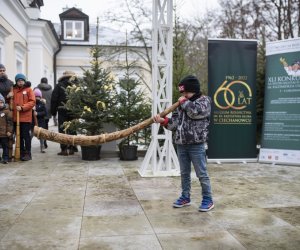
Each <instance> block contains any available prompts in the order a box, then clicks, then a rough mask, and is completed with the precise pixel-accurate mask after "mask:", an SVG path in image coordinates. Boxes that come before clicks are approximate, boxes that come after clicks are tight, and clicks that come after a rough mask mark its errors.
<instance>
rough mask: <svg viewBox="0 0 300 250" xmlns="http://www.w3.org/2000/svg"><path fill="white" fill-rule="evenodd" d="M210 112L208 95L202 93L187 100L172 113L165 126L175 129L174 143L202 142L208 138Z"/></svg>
mask: <svg viewBox="0 0 300 250" xmlns="http://www.w3.org/2000/svg"><path fill="white" fill-rule="evenodd" d="M210 113H211V99H210V97H208V96H204V95H202V96H200V97H199V98H197V99H195V100H193V99H190V100H187V101H185V102H184V103H182V104H181V105H180V106H179V108H177V110H176V112H174V113H173V115H172V118H171V119H169V120H168V123H167V124H166V128H167V129H169V130H173V131H175V143H176V144H199V143H204V142H206V141H207V139H208V125H209V122H210Z"/></svg>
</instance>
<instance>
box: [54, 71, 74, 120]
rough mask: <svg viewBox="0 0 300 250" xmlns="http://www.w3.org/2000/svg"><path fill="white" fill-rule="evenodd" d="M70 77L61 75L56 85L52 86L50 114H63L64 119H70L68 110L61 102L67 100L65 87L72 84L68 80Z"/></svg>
mask: <svg viewBox="0 0 300 250" xmlns="http://www.w3.org/2000/svg"><path fill="white" fill-rule="evenodd" d="M69 79H70V77H63V78H61V79H60V80H59V82H58V83H57V85H56V86H55V87H54V90H53V92H52V96H51V114H52V115H53V116H56V114H57V113H58V115H59V116H63V117H65V118H66V119H71V116H70V115H69V113H68V111H67V110H66V109H65V108H64V107H63V104H64V103H66V101H67V95H66V89H67V87H68V86H72V83H70V82H69Z"/></svg>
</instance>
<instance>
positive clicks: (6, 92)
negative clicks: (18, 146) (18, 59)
mask: <svg viewBox="0 0 300 250" xmlns="http://www.w3.org/2000/svg"><path fill="white" fill-rule="evenodd" d="M13 85H14V83H13V81H11V80H10V79H8V77H7V74H6V68H5V66H4V65H3V64H0V94H1V95H2V96H3V97H4V99H5V103H6V104H7V105H6V106H7V107H9V108H10V110H12V106H13V91H12V89H13ZM13 143H14V139H13V135H11V136H10V137H9V141H8V145H9V146H8V147H9V161H11V160H12V152H13Z"/></svg>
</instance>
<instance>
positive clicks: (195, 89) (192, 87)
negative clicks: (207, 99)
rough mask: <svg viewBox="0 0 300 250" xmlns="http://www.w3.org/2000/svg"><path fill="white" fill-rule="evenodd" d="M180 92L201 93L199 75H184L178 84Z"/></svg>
mask: <svg viewBox="0 0 300 250" xmlns="http://www.w3.org/2000/svg"><path fill="white" fill-rule="evenodd" d="M178 88H179V92H180V93H182V92H192V93H196V94H199V93H200V82H199V80H198V79H197V77H195V76H192V75H188V76H186V77H184V78H183V79H182V80H181V81H180V83H179V84H178Z"/></svg>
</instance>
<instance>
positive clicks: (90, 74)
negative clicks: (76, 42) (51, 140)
mask: <svg viewBox="0 0 300 250" xmlns="http://www.w3.org/2000/svg"><path fill="white" fill-rule="evenodd" d="M91 55H92V60H91V69H90V70H84V72H83V77H82V78H81V79H79V80H78V83H77V84H76V85H73V86H70V87H68V88H67V89H66V93H67V102H66V103H65V104H64V106H65V107H66V109H67V110H69V112H70V113H71V114H72V115H73V117H74V119H73V120H71V121H69V122H66V123H65V124H64V127H65V129H73V130H75V131H77V133H78V134H83V135H89V136H90V135H98V134H101V133H103V132H104V131H103V125H104V123H108V122H111V121H112V118H113V116H112V114H113V113H114V111H113V107H114V105H115V102H114V98H115V95H116V92H115V82H114V80H113V78H112V77H111V75H110V72H109V71H107V70H105V69H104V68H102V67H101V62H100V60H99V58H100V47H99V46H98V45H96V46H94V47H92V48H91ZM81 149H82V159H83V160H99V159H100V149H101V145H98V146H81ZM93 152H94V154H93Z"/></svg>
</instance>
